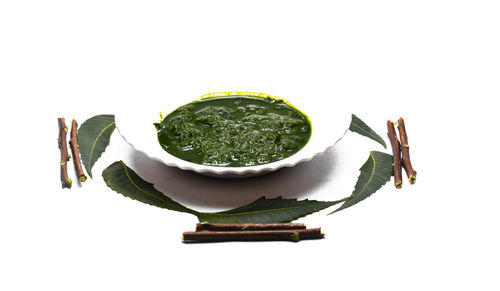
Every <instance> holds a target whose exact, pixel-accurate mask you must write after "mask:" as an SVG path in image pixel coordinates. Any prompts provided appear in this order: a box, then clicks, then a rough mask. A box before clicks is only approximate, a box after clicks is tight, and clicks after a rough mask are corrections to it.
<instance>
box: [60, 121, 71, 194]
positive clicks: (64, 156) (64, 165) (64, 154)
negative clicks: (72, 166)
mask: <svg viewBox="0 0 500 291" xmlns="http://www.w3.org/2000/svg"><path fill="white" fill-rule="evenodd" d="M57 121H58V122H59V140H58V141H59V148H60V149H61V162H60V164H61V182H62V187H63V188H71V185H72V184H73V182H72V181H71V179H70V178H69V177H68V161H69V156H68V147H67V145H66V134H67V133H68V127H66V121H65V120H64V118H63V117H59V118H58V119H57Z"/></svg>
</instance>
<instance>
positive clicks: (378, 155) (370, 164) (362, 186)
mask: <svg viewBox="0 0 500 291" xmlns="http://www.w3.org/2000/svg"><path fill="white" fill-rule="evenodd" d="M359 170H360V171H361V173H360V174H359V177H358V181H357V182H356V186H354V191H353V193H352V195H351V196H350V197H348V198H347V200H346V201H345V203H344V204H342V206H340V207H339V208H337V209H336V210H335V211H333V212H332V213H334V212H337V211H340V210H342V209H346V208H348V207H351V206H353V205H354V204H357V203H358V202H360V201H362V200H364V199H366V198H368V197H369V196H370V195H371V194H373V193H375V192H376V191H377V190H378V189H380V187H382V186H383V185H384V184H385V183H387V181H389V180H390V179H391V176H392V156H391V155H389V154H386V153H382V152H377V151H372V152H370V156H369V157H368V160H367V161H366V162H365V163H364V164H363V166H362V167H361V168H360V169H359ZM332 213H330V214H332Z"/></svg>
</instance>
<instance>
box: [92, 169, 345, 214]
mask: <svg viewBox="0 0 500 291" xmlns="http://www.w3.org/2000/svg"><path fill="white" fill-rule="evenodd" d="M102 176H103V178H104V181H105V182H106V184H107V185H108V187H110V188H111V189H113V190H114V191H116V192H118V193H121V194H122V195H124V196H126V197H129V198H132V199H134V200H137V201H141V202H143V203H147V204H150V205H153V206H157V207H161V208H166V209H170V210H175V211H180V212H186V213H191V214H194V215H196V216H197V217H198V220H199V221H201V222H204V221H206V222H219V223H243V222H246V223H278V222H289V221H292V220H295V219H297V218H299V217H303V216H306V215H309V214H311V213H314V212H316V211H319V210H322V209H325V208H327V207H330V206H332V205H335V204H337V203H340V202H343V201H345V199H343V200H339V201H314V200H307V199H306V200H301V201H299V200H297V199H283V198H281V197H278V198H274V199H266V198H265V197H262V198H260V199H258V200H256V201H254V202H252V203H250V204H248V205H245V206H242V207H238V208H234V209H231V210H227V211H222V212H216V213H201V212H198V211H196V210H193V209H190V208H187V207H185V206H183V205H181V204H179V203H177V202H175V201H174V200H172V199H170V198H168V197H167V196H165V195H164V194H163V193H161V192H160V191H158V190H156V189H155V188H154V186H153V184H151V183H149V182H146V181H144V180H143V179H142V178H141V177H139V175H137V174H136V173H135V172H134V171H133V170H132V169H130V168H129V167H128V166H127V165H125V163H123V162H122V161H118V162H114V163H113V164H111V165H110V166H108V167H107V168H106V169H105V170H104V171H103V173H102Z"/></svg>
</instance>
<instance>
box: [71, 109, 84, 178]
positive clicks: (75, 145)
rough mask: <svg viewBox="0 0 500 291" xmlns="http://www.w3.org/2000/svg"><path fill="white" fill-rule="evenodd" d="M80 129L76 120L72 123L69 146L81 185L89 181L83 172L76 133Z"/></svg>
mask: <svg viewBox="0 0 500 291" xmlns="http://www.w3.org/2000/svg"><path fill="white" fill-rule="evenodd" d="M77 128H78V123H77V122H76V120H74V119H73V120H72V121H71V134H70V137H71V139H70V141H69V146H70V148H71V153H72V154H73V164H74V165H75V171H76V174H77V176H78V181H79V182H80V183H83V182H85V180H87V176H85V173H84V172H83V168H82V161H81V160H80V152H79V151H78V135H77V133H76V129H77Z"/></svg>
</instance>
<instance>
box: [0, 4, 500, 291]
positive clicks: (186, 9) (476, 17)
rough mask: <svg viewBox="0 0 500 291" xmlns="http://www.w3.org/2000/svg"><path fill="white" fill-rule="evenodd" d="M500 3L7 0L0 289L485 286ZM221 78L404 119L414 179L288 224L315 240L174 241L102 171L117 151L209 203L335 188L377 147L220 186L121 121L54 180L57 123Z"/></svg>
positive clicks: (349, 147)
mask: <svg viewBox="0 0 500 291" xmlns="http://www.w3.org/2000/svg"><path fill="white" fill-rule="evenodd" d="M178 3H182V4H178ZM499 8H500V7H499V4H498V1H437V0H433V1H355V0H354V1H270V0H268V1H248V2H242V1H103V0H100V1H79V2H76V1H20V0H18V1H2V2H1V3H0V97H1V100H2V105H1V114H0V126H1V142H0V156H1V160H0V161H1V162H2V165H1V167H0V173H1V175H0V177H1V178H0V179H1V180H0V181H1V184H2V187H1V189H2V190H0V235H1V237H2V238H0V289H1V290H181V289H183V290H196V289H200V288H203V290H256V289H257V288H259V289H263V290H267V289H270V288H271V287H272V288H279V290H299V289H301V290H303V289H304V288H308V289H311V290H312V289H317V290H332V289H338V290H367V289H368V288H369V289H370V290H373V289H381V290H382V289H383V290H443V289H444V290H499V289H500V283H499V281H498V278H495V276H497V275H498V273H499V269H500V266H499V265H500V263H499V261H500V251H499V248H498V246H499V244H500V238H499V226H498V223H499V220H500V214H499V210H498V208H499V202H500V198H499V191H498V185H497V184H498V173H499V171H498V165H499V158H498V151H499V142H498V127H497V126H496V125H497V124H498V121H497V118H496V115H497V111H498V105H494V101H495V99H497V98H498V97H500V88H499V87H500V85H499V84H500V83H499V80H500V69H499V68H500V53H499V52H500V38H499V36H500V34H499V32H500V29H499V28H500V18H499V15H500V9H499ZM227 90H246V91H257V92H265V93H269V94H273V95H277V96H280V97H285V98H287V99H289V100H290V101H292V102H293V100H294V98H295V100H297V99H299V98H307V100H308V102H314V103H315V104H317V105H318V106H325V107H326V106H337V105H341V106H343V107H345V108H347V110H349V111H350V112H352V113H355V114H356V115H358V116H359V117H360V118H362V119H363V120H364V121H366V122H367V123H368V124H369V125H371V126H372V128H373V129H375V130H376V131H377V132H379V133H380V134H381V135H382V136H383V137H384V138H385V136H386V129H385V122H386V120H387V119H392V120H396V119H397V118H398V117H400V116H403V117H405V120H406V125H407V130H408V134H409V141H410V146H411V154H412V158H413V164H414V166H415V168H416V169H417V171H418V179H417V184H415V185H411V186H410V185H408V183H405V184H404V186H403V188H402V189H400V190H396V189H395V188H394V187H393V186H392V181H391V182H390V183H388V184H387V185H386V186H384V187H383V188H382V189H381V190H380V191H378V192H377V193H376V194H374V195H373V196H372V197H370V198H369V199H367V200H365V201H363V202H362V203H360V204H358V205H356V206H354V207H352V208H350V209H347V210H345V211H341V212H339V213H336V214H334V215H331V216H326V214H327V213H328V212H329V210H333V209H329V210H325V211H322V212H318V213H315V214H313V215H310V216H307V217H305V218H302V219H300V220H298V221H299V222H304V223H306V224H308V226H310V227H322V229H323V230H324V231H325V233H326V238H325V239H323V240H319V241H303V242H299V243H288V242H263V243H217V244H183V243H182V242H181V233H182V232H183V231H187V230H192V229H194V226H195V223H196V218H195V217H194V216H192V215H189V214H182V213H177V212H172V211H169V210H165V209H159V208H155V207H151V206H148V205H144V204H141V203H140V202H137V201H133V200H131V199H127V198H124V197H123V196H121V195H118V194H116V193H115V192H113V191H111V190H110V189H108V188H107V187H106V185H105V184H104V182H103V180H102V178H101V176H100V173H101V172H102V170H103V169H104V168H105V167H106V166H108V165H109V164H110V163H112V162H114V161H116V160H120V159H122V160H124V161H125V162H126V163H127V164H128V165H129V166H130V167H132V168H133V169H135V170H136V171H137V172H138V173H139V174H141V175H142V176H143V177H144V178H145V179H146V180H149V181H151V182H154V183H155V184H156V185H157V187H158V188H159V189H160V190H162V191H164V192H165V193H166V194H167V195H169V196H170V197H172V198H174V199H175V200H177V201H179V202H181V203H184V204H186V205H188V206H189V207H193V208H195V209H199V210H207V209H210V210H222V209H227V208H231V207H235V206H240V205H242V204H245V203H248V202H250V201H253V200H254V199H257V198H258V197H260V196H262V195H267V196H268V197H276V196H278V195H283V196H284V197H288V198H300V199H305V198H309V199H319V200H334V199H338V198H343V197H345V196H347V195H349V194H350V193H351V191H352V189H353V187H354V183H355V181H356V178H357V176H358V174H359V172H358V169H359V167H360V166H361V165H362V164H363V163H364V161H365V160H366V159H367V158H368V152H369V151H370V150H381V151H386V152H388V153H389V152H390V150H384V149H383V148H382V147H380V146H379V145H378V144H377V143H375V142H373V141H370V140H368V139H365V138H363V137H360V136H358V135H355V134H352V133H351V134H348V135H347V136H346V137H345V139H343V140H342V141H341V142H340V143H339V144H338V146H336V147H335V148H334V149H333V150H332V151H331V152H329V153H328V154H327V155H325V156H323V157H321V158H318V159H316V160H313V161H312V162H307V163H303V164H301V165H299V166H297V167H295V168H292V169H284V170H280V171H278V172H276V173H272V174H269V175H266V176H262V177H260V178H255V179H249V180H218V179H213V178H206V177H201V176H197V175H195V174H192V173H186V172H183V171H180V170H176V169H170V168H168V167H166V166H163V165H161V164H159V163H155V162H152V161H150V160H148V159H147V157H144V156H143V155H140V154H138V153H135V152H134V151H133V150H132V149H131V148H130V147H129V146H128V145H127V144H126V143H125V142H124V141H123V139H122V138H121V137H120V136H119V135H118V133H117V132H116V131H115V133H114V134H113V136H112V139H111V145H110V146H109V147H108V149H107V151H106V152H105V153H104V155H103V157H102V158H101V159H100V160H99V161H98V162H97V164H96V165H95V167H94V170H93V171H94V179H93V180H88V181H87V182H85V183H84V184H83V185H82V186H81V187H80V186H78V185H75V186H74V187H73V188H72V189H71V190H67V189H64V190H63V189H61V186H60V181H59V149H58V146H57V135H58V130H57V121H56V119H57V117H59V116H64V117H66V119H67V120H68V121H70V120H71V119H72V118H76V119H77V120H78V121H79V122H80V123H81V122H83V121H84V120H85V119H87V118H90V117H92V116H93V115H96V114H103V113H111V114H112V113H113V112H114V110H117V109H118V108H120V109H124V108H126V109H129V110H130V111H133V110H134V107H135V106H139V105H140V104H145V103H154V104H161V102H162V100H164V99H167V98H168V99H170V98H176V94H179V92H184V91H189V92H195V93H194V95H193V99H196V98H198V97H199V96H200V95H202V94H205V93H209V92H214V91H227ZM285 92H286V94H285V95H286V96H283V95H284V93H285ZM179 105H181V104H179ZM118 126H119V125H118ZM69 170H70V177H72V178H73V180H76V178H75V177H74V172H73V168H72V167H70V168H69Z"/></svg>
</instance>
